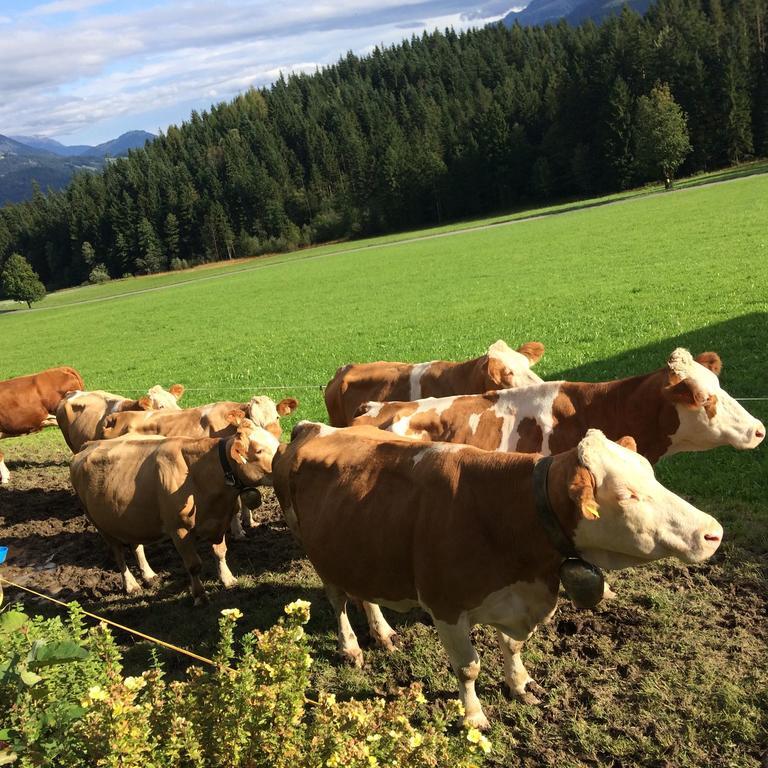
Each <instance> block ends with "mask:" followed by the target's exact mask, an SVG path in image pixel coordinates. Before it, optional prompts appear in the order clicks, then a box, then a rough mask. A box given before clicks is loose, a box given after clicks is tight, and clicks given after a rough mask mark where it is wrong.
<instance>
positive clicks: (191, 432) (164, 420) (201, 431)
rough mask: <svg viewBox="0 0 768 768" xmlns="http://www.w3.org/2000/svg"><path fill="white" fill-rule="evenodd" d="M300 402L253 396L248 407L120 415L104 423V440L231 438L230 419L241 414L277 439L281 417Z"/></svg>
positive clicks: (233, 429) (218, 405)
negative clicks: (129, 437)
mask: <svg viewBox="0 0 768 768" xmlns="http://www.w3.org/2000/svg"><path fill="white" fill-rule="evenodd" d="M298 405H299V401H298V400H296V398H294V397H286V398H284V399H283V400H281V401H280V402H279V403H277V404H276V403H275V402H274V400H272V399H271V398H269V397H264V396H262V395H255V396H254V397H252V398H251V399H250V400H249V401H248V402H247V403H235V402H221V403H209V404H208V405H201V406H199V407H197V408H184V409H183V410H180V411H146V412H144V413H139V412H135V411H133V412H132V411H121V412H119V413H113V414H112V415H111V416H108V417H107V419H106V420H105V422H104V428H103V435H104V437H105V438H112V437H119V436H120V435H126V434H138V435H164V436H165V437H230V436H231V435H233V434H234V433H235V432H236V431H237V427H236V426H235V425H234V424H233V423H232V420H231V419H230V415H231V414H232V412H233V411H240V412H242V413H243V415H244V416H245V417H246V418H248V419H250V420H251V421H252V422H253V423H254V424H255V425H256V426H257V427H263V428H264V429H266V430H267V432H271V433H272V434H273V435H274V436H275V437H276V438H278V439H280V436H281V435H282V433H283V431H282V427H281V426H280V417H281V416H287V415H288V414H290V413H293V412H294V411H295V410H296V408H298Z"/></svg>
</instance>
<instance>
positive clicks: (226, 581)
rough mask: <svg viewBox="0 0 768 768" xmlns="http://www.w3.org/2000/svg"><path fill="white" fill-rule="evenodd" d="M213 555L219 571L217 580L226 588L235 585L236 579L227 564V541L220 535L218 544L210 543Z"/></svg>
mask: <svg viewBox="0 0 768 768" xmlns="http://www.w3.org/2000/svg"><path fill="white" fill-rule="evenodd" d="M211 549H212V550H213V556H214V557H215V558H216V567H217V569H218V571H219V581H221V583H222V584H223V585H224V586H225V587H226V588H227V589H230V588H231V587H234V586H237V579H236V578H235V577H234V576H233V575H232V571H230V570H229V566H228V565H227V542H226V541H225V540H224V537H223V536H222V538H221V541H220V542H219V543H218V544H212V545H211Z"/></svg>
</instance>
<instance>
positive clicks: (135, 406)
mask: <svg viewBox="0 0 768 768" xmlns="http://www.w3.org/2000/svg"><path fill="white" fill-rule="evenodd" d="M183 394H184V386H183V385H182V384H174V385H173V386H172V387H171V388H170V389H167V390H166V389H163V388H162V387H161V386H160V385H159V384H156V385H155V386H154V387H150V389H149V390H148V391H147V394H146V395H144V396H143V397H140V398H139V399H138V400H133V399H132V398H129V397H123V396H122V395H114V394H112V393H111V392H104V391H103V390H100V389H99V390H93V391H91V392H86V391H82V388H80V389H75V390H73V391H71V392H68V393H67V394H66V396H65V397H64V399H63V400H62V401H61V402H60V403H59V406H58V408H57V409H56V421H57V423H58V425H59V429H61V434H62V435H64V440H66V442H67V445H68V446H69V448H70V450H71V451H72V452H73V453H77V452H78V451H79V450H80V449H81V448H82V447H83V445H84V444H85V443H87V442H88V441H89V440H101V439H102V437H103V436H104V435H103V428H104V422H105V420H106V419H107V417H108V416H110V415H111V414H113V413H122V412H124V411H141V412H143V413H149V412H151V411H153V410H166V411H169V410H173V411H179V410H181V407H180V406H179V402H178V401H179V399H180V398H181V396H182V395H183Z"/></svg>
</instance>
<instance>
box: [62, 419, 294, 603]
mask: <svg viewBox="0 0 768 768" xmlns="http://www.w3.org/2000/svg"><path fill="white" fill-rule="evenodd" d="M278 445H279V442H278V440H277V438H276V437H275V436H274V435H272V434H270V433H269V432H267V431H266V430H265V429H262V428H261V427H257V426H255V425H254V424H253V422H251V421H249V420H248V419H244V420H241V422H240V425H239V427H238V429H237V433H236V434H235V435H234V436H232V437H229V438H211V437H203V438H185V437H167V438H166V437H150V436H133V435H127V436H125V437H121V438H116V439H113V440H98V441H94V442H90V443H88V444H87V445H86V446H85V447H84V448H83V449H82V450H81V451H80V452H79V453H77V454H76V455H75V456H74V458H73V459H72V462H71V465H70V476H71V478H72V485H73V486H74V488H75V490H76V491H77V495H78V496H79V497H80V500H81V501H82V503H83V506H84V507H85V510H86V514H87V515H88V518H89V519H90V520H91V522H93V524H94V525H95V526H96V528H97V529H98V531H99V533H100V534H101V535H102V536H103V537H104V539H105V540H106V541H107V543H108V544H109V545H110V546H111V547H112V551H113V553H114V555H115V559H116V560H117V564H118V567H119V568H120V572H121V575H122V577H123V585H124V587H125V590H126V592H128V593H131V592H134V591H136V590H137V589H139V585H138V584H137V582H136V580H135V579H134V577H133V575H132V574H131V572H130V571H129V570H128V567H127V566H126V563H125V556H124V552H123V547H124V545H129V546H131V547H133V548H134V551H136V550H137V549H138V548H139V547H140V546H141V545H143V544H148V543H150V542H153V541H157V540H159V539H161V538H163V537H164V536H169V537H170V538H171V540H172V541H173V543H174V545H175V546H176V549H177V550H178V552H179V554H180V555H181V557H182V560H183V561H184V565H185V566H186V569H187V571H188V573H189V576H190V589H191V592H192V597H193V598H194V600H195V604H196V605H197V604H199V603H200V602H202V601H203V600H204V599H205V590H204V588H203V585H202V583H201V581H200V568H201V561H200V558H199V556H198V554H197V551H196V547H195V543H196V541H198V540H202V541H210V542H212V543H213V551H214V554H215V555H216V557H217V558H218V570H219V578H220V579H221V581H222V583H223V584H224V585H225V586H231V585H232V584H234V583H235V581H234V578H233V577H232V574H231V573H230V572H229V569H228V568H227V564H226V560H225V555H226V544H225V543H224V532H225V531H226V529H227V527H228V526H229V523H230V520H231V518H232V515H233V514H234V513H235V510H236V508H237V500H238V495H239V493H240V491H241V489H242V487H243V486H246V487H257V486H260V485H264V484H266V483H270V482H271V478H270V477H269V473H270V472H271V470H272V457H273V456H274V454H275V451H276V450H277V447H278ZM232 478H234V480H235V482H234V483H232V482H230V481H231V480H232ZM137 560H138V561H139V566H140V568H141V572H142V576H143V578H144V579H146V580H147V581H151V580H152V579H153V578H154V577H155V573H154V572H153V571H152V569H151V568H150V567H149V565H148V564H147V562H146V560H145V559H144V558H143V553H142V556H141V557H140V556H139V555H138V553H137Z"/></svg>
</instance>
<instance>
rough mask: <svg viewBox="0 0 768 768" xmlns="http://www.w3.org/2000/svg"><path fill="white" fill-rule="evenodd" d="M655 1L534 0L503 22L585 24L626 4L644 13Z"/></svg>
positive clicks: (612, 12)
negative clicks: (584, 22) (561, 21)
mask: <svg viewBox="0 0 768 768" xmlns="http://www.w3.org/2000/svg"><path fill="white" fill-rule="evenodd" d="M651 2H652V0H532V2H530V3H529V4H528V5H527V6H526V7H525V8H524V9H523V10H522V11H513V12H512V13H509V14H507V15H506V16H505V17H504V21H503V23H504V24H506V26H508V27H511V26H512V25H513V24H514V23H515V22H518V23H519V24H521V25H522V26H524V27H534V26H541V25H543V24H547V23H551V24H556V23H557V22H558V21H560V19H565V20H566V21H567V22H568V23H569V24H573V25H576V24H581V23H582V22H583V21H586V20H587V19H592V21H595V22H600V21H603V19H605V18H607V17H608V16H612V15H614V14H618V13H621V9H622V8H623V7H624V6H625V5H626V6H628V7H629V8H631V9H633V10H635V11H637V12H638V13H640V14H643V13H645V12H646V11H647V10H648V8H649V7H650V5H651Z"/></svg>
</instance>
